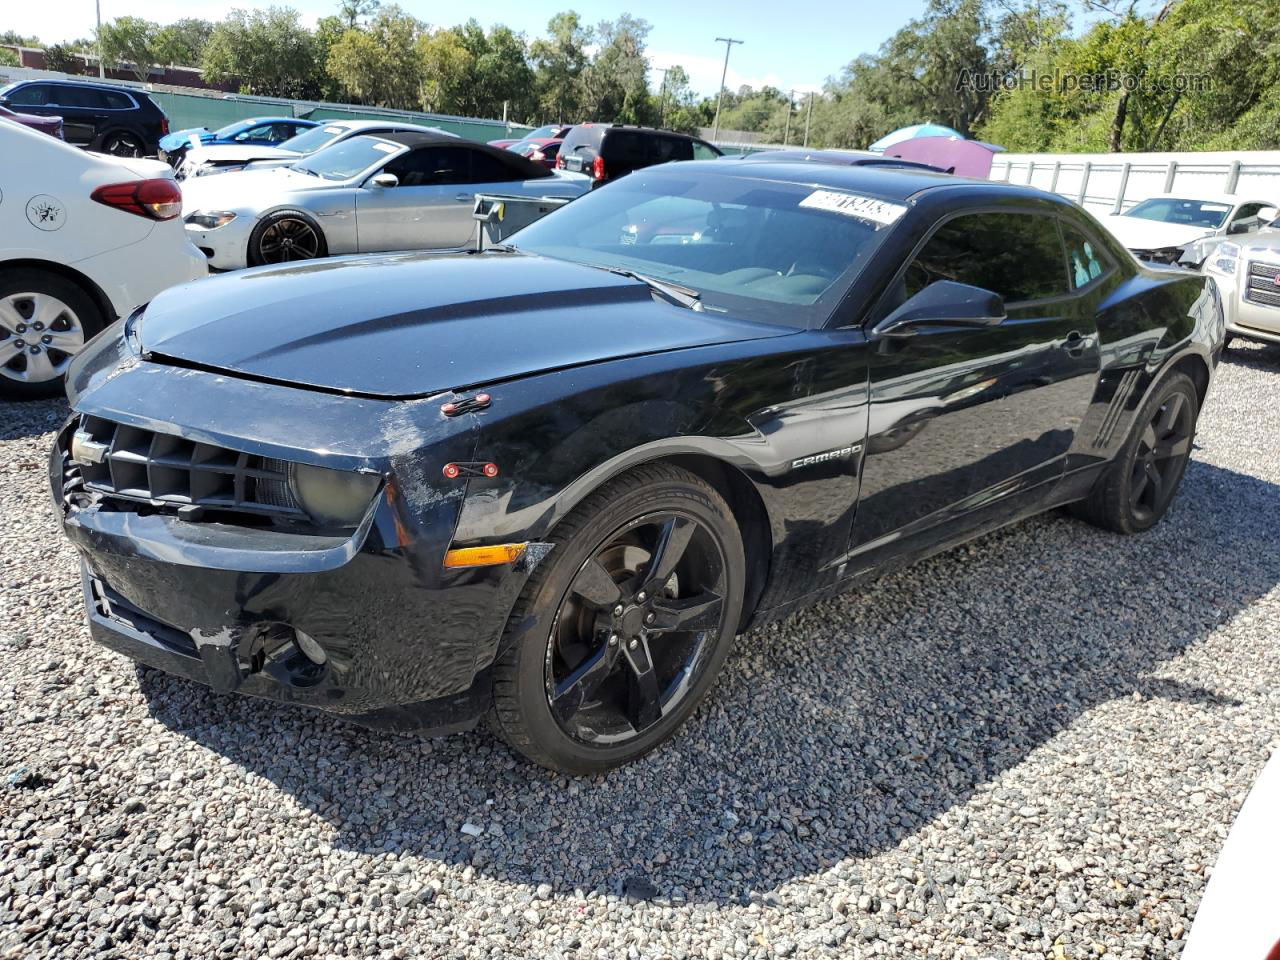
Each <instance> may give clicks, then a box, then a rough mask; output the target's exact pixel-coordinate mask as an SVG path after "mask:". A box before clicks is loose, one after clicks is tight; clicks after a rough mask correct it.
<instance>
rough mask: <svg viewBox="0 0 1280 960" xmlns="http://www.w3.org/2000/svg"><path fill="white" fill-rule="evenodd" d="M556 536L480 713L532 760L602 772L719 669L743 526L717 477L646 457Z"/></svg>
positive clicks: (653, 738) (690, 702)
mask: <svg viewBox="0 0 1280 960" xmlns="http://www.w3.org/2000/svg"><path fill="white" fill-rule="evenodd" d="M551 541H552V542H553V543H554V544H555V549H554V550H553V551H552V552H551V554H550V555H549V556H548V557H547V559H546V560H544V561H543V562H542V564H541V565H540V566H539V567H538V568H537V569H536V570H535V571H534V573H533V575H532V576H531V577H530V578H529V581H528V583H527V584H526V585H525V588H524V590H523V592H522V593H521V595H520V599H519V600H518V601H517V602H516V604H515V607H514V608H513V610H512V613H511V616H510V618H509V620H508V626H507V632H506V635H505V636H504V637H503V642H502V647H501V649H502V650H503V652H502V653H501V654H500V656H499V658H498V660H497V661H496V662H495V663H494V666H493V678H494V690H493V707H492V709H491V711H490V713H489V717H488V721H489V726H490V728H491V729H492V730H493V731H494V732H495V733H496V734H497V735H498V736H500V737H501V738H502V739H503V740H505V741H506V742H507V743H508V744H509V745H510V746H511V747H512V748H514V749H515V750H517V751H518V752H519V753H521V754H523V755H524V756H525V757H527V758H528V759H530V760H532V761H533V762H534V763H538V764H541V765H542V766H544V767H548V768H550V769H552V770H557V771H560V772H563V773H569V774H594V773H601V772H604V771H606V770H609V769H612V768H613V767H617V766H620V765H621V764H624V763H630V762H631V761H633V760H636V759H638V758H639V757H641V756H643V755H644V754H646V753H648V752H649V751H650V750H652V749H653V748H654V747H656V746H658V745H659V744H660V743H662V742H663V741H665V740H666V739H667V738H668V737H670V736H671V735H672V734H673V733H674V732H675V730H676V729H677V728H678V727H679V726H680V725H681V724H682V723H683V722H684V721H685V719H686V718H687V717H688V716H689V714H690V713H692V712H693V710H694V708H695V707H696V706H697V705H698V703H699V702H700V701H701V700H702V698H703V696H704V695H705V694H706V692H707V690H708V689H709V688H710V687H711V685H712V683H714V681H715V678H716V676H717V674H718V673H719V672H720V668H721V666H722V665H723V664H724V660H725V658H726V657H727V656H728V654H729V650H730V648H731V646H732V644H733V637H734V634H735V633H736V632H737V626H738V619H739V617H740V615H741V612H742V597H743V586H744V584H745V581H746V561H745V558H744V556H743V548H742V538H741V536H740V534H739V531H738V527H737V523H736V521H735V520H734V517H733V513H732V512H731V511H730V509H729V507H728V505H727V504H726V503H725V501H724V499H723V498H722V497H721V496H720V495H719V494H718V493H717V492H716V491H715V490H714V489H713V488H712V487H710V486H709V485H708V484H707V483H705V482H704V481H702V480H701V479H699V478H698V477H696V476H694V475H693V474H691V473H689V472H687V471H685V470H682V469H679V468H677V467H674V466H670V465H666V464H654V465H651V466H643V467H639V468H637V469H635V470H633V471H631V472H629V473H627V474H624V475H623V476H621V477H618V478H617V479H615V480H613V481H611V482H610V483H609V484H607V485H606V486H604V487H603V488H601V489H600V490H599V491H597V492H596V493H594V494H592V495H591V496H589V497H588V498H587V499H586V500H585V501H583V502H582V503H581V504H580V505H579V506H578V507H577V508H575V509H574V510H573V512H572V513H570V514H569V515H568V516H567V517H566V518H565V519H564V520H563V521H561V523H560V524H559V525H558V526H557V527H556V529H555V532H554V533H553V535H552V536H551ZM529 622H532V623H533V626H532V627H528V628H527V629H523V630H522V629H521V628H523V627H526V626H527V624H528V623H529Z"/></svg>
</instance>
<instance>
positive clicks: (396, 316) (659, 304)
mask: <svg viewBox="0 0 1280 960" xmlns="http://www.w3.org/2000/svg"><path fill="white" fill-rule="evenodd" d="M795 332H796V329H795V328H793V327H783V326H774V325H769V324H761V323H754V322H750V321H745V320H736V319H732V318H729V317H725V316H722V315H718V314H714V313H711V312H703V311H695V310H689V309H687V308H684V307H679V306H676V305H674V304H670V303H668V302H667V301H665V300H661V299H659V298H657V297H655V295H654V294H653V292H652V291H651V290H650V289H649V287H648V286H647V285H646V284H643V283H640V282H639V281H636V280H631V279H628V278H625V277H621V276H618V275H616V274H612V273H608V272H606V271H604V270H598V269H596V268H594V267H585V266H581V265H579V264H574V263H567V262H565V261H562V260H552V259H546V258H542V257H535V256H528V255H524V254H508V253H486V254H474V253H448V254H430V253H404V254H383V255H378V256H364V257H344V258H339V259H330V260H315V261H309V262H306V263H301V264H292V265H287V266H281V267H264V268H259V269H256V270H246V271H241V272H238V273H232V274H225V275H223V276H219V277H211V278H209V279H207V280H201V281H200V282H199V286H198V287H176V288H173V289H171V290H168V291H166V292H165V293H162V294H160V296H158V297H156V299H155V300H153V301H152V302H151V304H150V305H149V306H148V307H147V309H146V312H145V314H144V315H143V317H142V319H141V321H140V322H138V323H137V324H136V325H135V329H134V335H135V336H136V343H137V346H138V347H139V348H140V349H141V351H142V353H143V354H144V355H145V356H147V357H149V358H150V359H152V360H155V361H157V362H166V361H168V362H177V363H179V364H183V365H189V366H195V367H199V368H204V369H213V370H224V371H228V372H231V373H235V374H239V375H242V376H247V377H251V378H254V379H262V380H269V381H277V382H285V383H294V384H299V385H302V386H309V387H315V388H319V389H325V390H336V391H342V392H349V393H354V394H360V395H364V396H377V397H388V398H407V397H416V396H426V395H429V394H433V393H438V392H440V391H443V390H448V389H454V388H461V387H473V386H479V385H481V384H486V383H496V382H499V381H502V380H509V379H512V378H515V377H520V376H525V375H528V374H533V373H538V372H542V371H548V370H555V369H559V368H565V367H574V366H579V365H582V364H588V363H596V362H599V361H602V360H609V359H615V358H620V357H626V356H635V355H640V354H647V353H656V352H661V351H667V350H678V349H682V348H686V347H697V346H703V345H707V344H715V343H727V342H731V341H741V340H755V339H760V338H763V337H776V336H783V335H786V334H791V333H795Z"/></svg>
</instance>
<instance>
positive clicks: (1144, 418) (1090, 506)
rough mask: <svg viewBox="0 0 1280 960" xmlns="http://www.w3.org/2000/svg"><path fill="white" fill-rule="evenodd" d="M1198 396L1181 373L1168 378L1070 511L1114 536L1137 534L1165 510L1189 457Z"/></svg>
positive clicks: (1193, 436) (1158, 517)
mask: <svg viewBox="0 0 1280 960" xmlns="http://www.w3.org/2000/svg"><path fill="white" fill-rule="evenodd" d="M1199 416H1200V398H1199V394H1197V393H1196V387H1195V384H1194V383H1192V382H1191V378H1190V377H1188V376H1187V375H1186V374H1183V373H1175V374H1172V375H1171V376H1169V377H1167V378H1166V379H1165V380H1163V381H1162V382H1161V383H1160V384H1158V385H1157V386H1156V389H1155V390H1153V391H1152V393H1151V396H1150V397H1148V398H1147V402H1146V403H1145V404H1143V406H1142V409H1141V410H1140V411H1139V412H1138V415H1137V416H1136V417H1135V418H1134V422H1133V427H1132V429H1131V430H1130V431H1129V436H1128V438H1127V439H1126V440H1125V443H1124V446H1123V447H1121V448H1120V452H1119V453H1118V454H1117V455H1116V458H1115V460H1113V461H1112V462H1111V465H1110V466H1109V467H1108V468H1107V472H1106V473H1105V474H1103V475H1102V477H1101V478H1100V479H1099V481H1098V483H1097V485H1096V486H1095V487H1094V489H1093V491H1092V493H1091V494H1090V495H1089V497H1088V499H1086V500H1083V501H1081V502H1080V503H1078V504H1073V505H1072V512H1073V513H1074V514H1075V515H1076V516H1078V517H1079V518H1080V519H1082V520H1085V521H1087V522H1088V523H1092V524H1093V525H1094V526H1097V527H1102V528H1103V529H1105V530H1112V531H1114V532H1115V533H1140V532H1142V531H1143V530H1149V529H1150V528H1151V527H1153V526H1155V525H1156V524H1157V523H1158V522H1159V521H1160V518H1161V517H1163V516H1164V515H1165V513H1166V512H1167V511H1168V509H1169V504H1171V503H1172V502H1173V498H1174V495H1175V494H1176V493H1177V492H1178V486H1179V484H1180V483H1181V482H1182V475H1183V474H1184V473H1185V472H1186V469H1187V463H1188V461H1190V459H1191V448H1192V445H1193V443H1194V441H1195V433H1196V422H1197V420H1198V419H1199Z"/></svg>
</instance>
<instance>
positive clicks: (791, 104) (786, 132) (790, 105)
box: [782, 90, 796, 147]
mask: <svg viewBox="0 0 1280 960" xmlns="http://www.w3.org/2000/svg"><path fill="white" fill-rule="evenodd" d="M795 108H796V92H795V90H792V91H791V96H789V97H787V122H786V124H785V125H784V126H783V128H782V145H783V146H784V147H785V146H786V145H787V143H788V142H789V141H788V139H787V138H788V137H790V136H791V111H792V110H794V109H795Z"/></svg>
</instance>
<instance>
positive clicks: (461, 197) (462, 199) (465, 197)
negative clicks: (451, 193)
mask: <svg viewBox="0 0 1280 960" xmlns="http://www.w3.org/2000/svg"><path fill="white" fill-rule="evenodd" d="M475 196H476V195H475V194H474V193H460V194H458V195H457V196H456V197H454V198H453V199H455V200H457V201H458V202H459V203H466V202H467V201H469V200H474V199H475Z"/></svg>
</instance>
